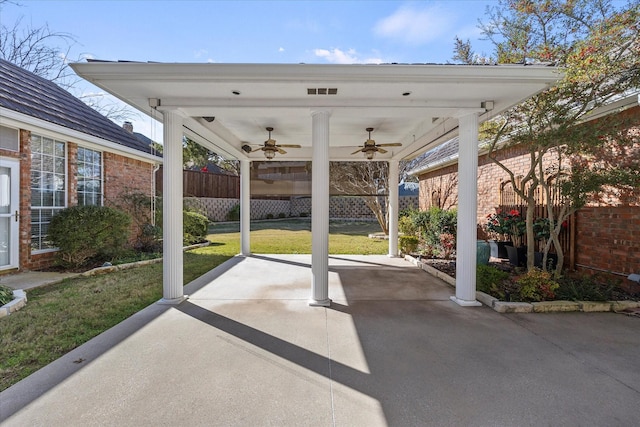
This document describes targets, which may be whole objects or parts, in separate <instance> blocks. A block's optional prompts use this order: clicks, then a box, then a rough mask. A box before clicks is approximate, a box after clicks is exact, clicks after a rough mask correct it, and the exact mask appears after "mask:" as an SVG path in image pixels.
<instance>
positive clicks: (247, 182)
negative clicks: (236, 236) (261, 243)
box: [240, 160, 251, 256]
mask: <svg viewBox="0 0 640 427" xmlns="http://www.w3.org/2000/svg"><path fill="white" fill-rule="evenodd" d="M250 169H251V162H250V161H249V160H240V255H244V256H249V255H251V240H250V233H251V170H250Z"/></svg>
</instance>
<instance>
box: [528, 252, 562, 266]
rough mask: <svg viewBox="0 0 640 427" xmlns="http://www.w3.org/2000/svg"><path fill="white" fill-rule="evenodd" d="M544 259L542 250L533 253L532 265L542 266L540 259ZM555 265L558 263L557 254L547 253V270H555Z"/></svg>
mask: <svg viewBox="0 0 640 427" xmlns="http://www.w3.org/2000/svg"><path fill="white" fill-rule="evenodd" d="M543 259H544V253H543V252H536V253H534V258H533V265H535V266H536V267H538V268H542V260H543ZM556 265H558V255H557V254H547V270H555V268H556Z"/></svg>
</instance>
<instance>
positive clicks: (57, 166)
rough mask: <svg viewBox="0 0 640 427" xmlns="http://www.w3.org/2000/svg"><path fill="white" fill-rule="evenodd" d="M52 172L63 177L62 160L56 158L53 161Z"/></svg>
mask: <svg viewBox="0 0 640 427" xmlns="http://www.w3.org/2000/svg"><path fill="white" fill-rule="evenodd" d="M54 172H55V173H59V174H62V175H64V158H56V159H55V169H54Z"/></svg>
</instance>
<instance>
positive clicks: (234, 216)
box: [227, 204, 240, 221]
mask: <svg viewBox="0 0 640 427" xmlns="http://www.w3.org/2000/svg"><path fill="white" fill-rule="evenodd" d="M227 221H240V205H239V204H236V205H235V206H233V207H232V208H231V209H229V212H227Z"/></svg>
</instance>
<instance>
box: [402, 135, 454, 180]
mask: <svg viewBox="0 0 640 427" xmlns="http://www.w3.org/2000/svg"><path fill="white" fill-rule="evenodd" d="M458 143H459V138H458V137H457V136H456V137H455V138H452V139H450V140H448V141H447V142H445V143H444V144H442V145H439V146H437V147H436V148H434V149H433V150H430V151H427V152H426V153H425V154H424V158H423V159H422V160H421V161H420V163H418V164H417V165H416V167H414V168H413V170H412V171H411V172H413V171H420V173H422V172H426V171H427V170H429V169H431V168H434V167H436V166H439V165H441V164H443V163H446V162H447V161H449V160H453V159H454V158H455V159H457V158H458Z"/></svg>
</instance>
